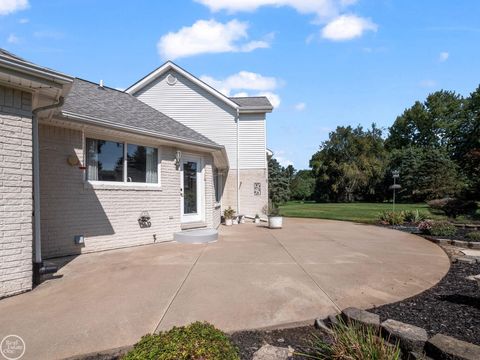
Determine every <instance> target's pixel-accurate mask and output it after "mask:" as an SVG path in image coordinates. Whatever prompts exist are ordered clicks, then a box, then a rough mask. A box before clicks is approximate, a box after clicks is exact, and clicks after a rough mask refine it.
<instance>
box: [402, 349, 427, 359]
mask: <svg viewBox="0 0 480 360" xmlns="http://www.w3.org/2000/svg"><path fill="white" fill-rule="evenodd" d="M406 359H407V360H432V358H431V357H428V356H427V355H425V354H424V353H422V352H416V351H410V352H409V353H408V356H407V357H406Z"/></svg>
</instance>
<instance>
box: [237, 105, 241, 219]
mask: <svg viewBox="0 0 480 360" xmlns="http://www.w3.org/2000/svg"><path fill="white" fill-rule="evenodd" d="M237 215H240V109H237Z"/></svg>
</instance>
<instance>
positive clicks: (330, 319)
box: [325, 315, 340, 327]
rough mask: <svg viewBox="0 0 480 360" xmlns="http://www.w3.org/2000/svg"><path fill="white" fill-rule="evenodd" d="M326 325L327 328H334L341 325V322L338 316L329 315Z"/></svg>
mask: <svg viewBox="0 0 480 360" xmlns="http://www.w3.org/2000/svg"><path fill="white" fill-rule="evenodd" d="M325 323H326V325H327V326H329V327H333V326H334V325H338V324H339V323H340V320H339V319H338V315H328V318H327V319H326V321H325Z"/></svg>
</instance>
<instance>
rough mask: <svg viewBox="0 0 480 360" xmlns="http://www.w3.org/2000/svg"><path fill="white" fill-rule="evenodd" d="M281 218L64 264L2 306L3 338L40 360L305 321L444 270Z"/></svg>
mask: <svg viewBox="0 0 480 360" xmlns="http://www.w3.org/2000/svg"><path fill="white" fill-rule="evenodd" d="M284 221H285V227H284V229H282V230H269V229H267V228H265V226H264V225H260V226H256V225H254V224H244V225H238V226H234V227H231V228H226V227H224V226H222V227H221V231H220V239H219V241H218V242H216V243H212V244H208V245H186V244H176V243H163V244H156V245H149V246H142V247H136V248H127V249H122V250H115V251H109V252H103V253H94V254H87V255H82V256H79V257H76V258H71V259H67V260H69V261H68V262H66V264H65V266H63V267H62V268H61V269H60V271H59V275H61V277H59V278H56V279H52V280H49V281H47V282H45V283H43V284H41V285H40V286H38V287H37V288H36V289H34V290H33V291H31V292H29V293H25V294H22V295H18V296H15V297H12V298H7V299H4V300H1V301H0V319H1V321H0V337H1V338H3V337H4V336H6V335H9V334H16V335H19V336H21V337H22V338H23V339H24V341H25V343H26V353H25V355H24V357H23V358H22V359H38V360H40V359H60V358H64V357H67V356H72V355H77V354H82V353H87V352H92V351H97V350H104V349H109V348H115V347H120V346H124V345H129V344H133V343H134V342H136V341H137V340H138V339H139V338H140V337H141V336H142V335H143V334H145V333H149V332H153V331H155V330H164V329H169V328H171V327H172V326H174V325H181V324H186V323H190V322H192V321H195V320H207V321H209V322H212V323H213V324H215V325H216V326H217V327H219V328H221V329H223V330H225V331H235V330H242V329H252V328H264V327H275V326H281V325H285V324H292V323H302V322H311V321H312V319H314V318H315V317H323V316H326V315H328V314H330V313H333V312H336V311H338V310H339V309H341V308H345V307H348V306H356V307H363V308H368V307H371V306H373V305H380V304H385V303H389V302H393V301H397V300H400V299H403V298H405V297H409V296H412V295H414V294H417V293H419V292H421V291H423V290H425V289H427V288H429V287H431V286H433V285H434V284H435V283H436V282H438V281H439V280H440V279H441V278H442V277H443V276H444V275H445V273H446V272H447V271H448V268H449V260H448V258H447V256H446V255H445V253H444V252H443V251H442V250H441V249H440V248H439V247H438V246H436V245H434V244H432V243H430V242H428V241H426V240H424V239H422V238H419V237H416V236H413V235H409V234H406V233H402V232H398V231H393V230H389V229H385V228H379V227H374V226H367V225H361V224H353V223H347V222H336V221H326V220H325V221H324V220H308V219H284ZM63 260H65V259H63Z"/></svg>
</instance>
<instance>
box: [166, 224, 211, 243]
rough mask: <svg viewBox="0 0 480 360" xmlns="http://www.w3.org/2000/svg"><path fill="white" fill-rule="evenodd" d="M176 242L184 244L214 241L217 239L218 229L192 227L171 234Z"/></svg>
mask: <svg viewBox="0 0 480 360" xmlns="http://www.w3.org/2000/svg"><path fill="white" fill-rule="evenodd" d="M173 239H174V240H175V241H176V242H179V243H184V244H204V243H209V242H215V241H217V239H218V231H217V230H215V229H208V228H207V229H192V230H183V231H179V232H176V233H174V234H173Z"/></svg>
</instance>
